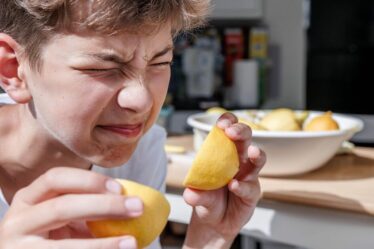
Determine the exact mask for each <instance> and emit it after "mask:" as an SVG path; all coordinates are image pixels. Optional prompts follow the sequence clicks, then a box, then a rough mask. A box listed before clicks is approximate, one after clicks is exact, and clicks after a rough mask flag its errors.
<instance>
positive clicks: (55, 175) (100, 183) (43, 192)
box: [14, 167, 122, 205]
mask: <svg viewBox="0 0 374 249" xmlns="http://www.w3.org/2000/svg"><path fill="white" fill-rule="evenodd" d="M121 192H122V186H121V185H120V184H119V183H118V182H116V181H115V180H113V179H111V178H109V177H107V176H104V175H100V174H98V173H95V172H91V171H88V170H82V169H74V168H65V167H59V168H53V169H51V170H49V171H47V172H46V173H45V174H43V175H42V176H40V177H39V178H38V179H37V180H35V181H34V182H32V183H31V184H30V185H29V186H28V187H26V188H23V189H21V190H20V191H18V192H17V194H16V196H15V198H14V199H15V200H14V201H15V202H17V201H18V200H19V201H23V202H26V203H27V204H29V205H34V204H36V203H39V202H42V201H45V200H47V199H50V198H53V197H56V196H59V195H61V194H67V193H115V194H121Z"/></svg>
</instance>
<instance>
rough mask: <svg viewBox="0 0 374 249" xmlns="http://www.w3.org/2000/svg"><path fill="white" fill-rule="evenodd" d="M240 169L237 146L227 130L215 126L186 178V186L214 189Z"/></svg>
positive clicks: (226, 181) (223, 183)
mask: <svg viewBox="0 0 374 249" xmlns="http://www.w3.org/2000/svg"><path fill="white" fill-rule="evenodd" d="M238 170H239V157H238V152H237V149H236V146H235V144H234V142H233V141H231V140H230V139H229V138H228V137H227V136H226V134H225V132H224V131H223V130H222V129H220V128H218V127H216V126H215V127H213V129H212V130H211V131H210V132H209V134H208V136H207V138H206V139H205V141H204V143H203V144H202V145H201V148H200V150H199V151H198V153H197V155H196V158H195V160H194V162H193V164H192V167H191V168H190V170H189V171H188V173H187V176H186V178H185V179H184V182H183V185H184V186H186V187H190V188H194V189H200V190H213V189H218V188H221V187H223V186H225V185H226V184H227V183H228V182H229V181H230V180H231V179H232V178H233V177H234V176H235V174H236V173H237V172H238Z"/></svg>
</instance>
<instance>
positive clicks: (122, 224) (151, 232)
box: [87, 179, 170, 248]
mask: <svg viewBox="0 0 374 249" xmlns="http://www.w3.org/2000/svg"><path fill="white" fill-rule="evenodd" d="M118 182H119V183H121V185H122V186H123V187H124V195H129V196H138V197H139V198H140V199H141V200H142V201H143V204H144V212H143V214H142V216H140V217H138V218H133V219H126V220H99V221H88V222H87V225H88V228H89V229H90V231H91V233H92V234H93V235H94V236H95V237H98V238H102V237H112V236H122V235H132V236H134V237H135V238H136V240H137V243H138V247H139V248H143V247H145V246H147V245H149V244H150V243H152V242H153V241H154V240H155V239H156V238H157V236H159V235H160V234H161V232H162V231H163V229H164V227H165V225H166V223H167V218H168V216H169V213H170V205H169V202H168V201H167V200H166V198H165V197H164V195H163V194H162V193H160V192H158V191H157V190H155V189H153V188H151V187H148V186H145V185H142V184H139V183H136V182H132V181H128V180H119V179H118Z"/></svg>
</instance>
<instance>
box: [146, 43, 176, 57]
mask: <svg viewBox="0 0 374 249" xmlns="http://www.w3.org/2000/svg"><path fill="white" fill-rule="evenodd" d="M173 50H174V46H173V45H169V46H167V47H166V48H164V49H163V50H161V51H160V52H157V53H156V54H155V55H154V56H153V57H152V59H151V60H154V59H156V58H158V57H161V56H163V55H165V54H167V53H169V52H170V51H173Z"/></svg>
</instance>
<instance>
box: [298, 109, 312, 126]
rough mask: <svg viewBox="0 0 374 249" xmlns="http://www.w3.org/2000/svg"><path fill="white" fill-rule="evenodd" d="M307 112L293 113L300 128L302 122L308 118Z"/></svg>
mask: <svg viewBox="0 0 374 249" xmlns="http://www.w3.org/2000/svg"><path fill="white" fill-rule="evenodd" d="M308 116H309V112H308V111H302V112H299V113H296V112H295V118H296V121H297V123H298V124H299V125H300V127H301V126H302V125H303V123H304V121H305V120H306V119H307V118H308Z"/></svg>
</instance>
